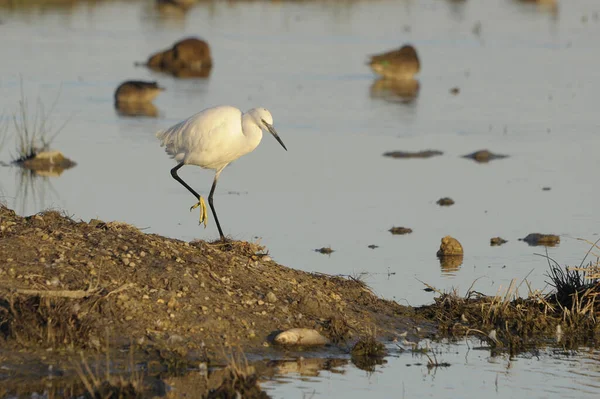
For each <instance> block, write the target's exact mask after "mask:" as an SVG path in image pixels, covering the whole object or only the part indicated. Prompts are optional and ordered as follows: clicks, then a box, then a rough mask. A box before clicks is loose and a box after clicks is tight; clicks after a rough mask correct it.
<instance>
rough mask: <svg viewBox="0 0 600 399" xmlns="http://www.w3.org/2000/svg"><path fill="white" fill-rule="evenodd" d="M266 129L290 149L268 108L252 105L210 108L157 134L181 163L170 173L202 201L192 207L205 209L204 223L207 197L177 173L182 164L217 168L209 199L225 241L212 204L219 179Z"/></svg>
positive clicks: (255, 143)
mask: <svg viewBox="0 0 600 399" xmlns="http://www.w3.org/2000/svg"><path fill="white" fill-rule="evenodd" d="M263 129H264V130H267V131H269V132H270V133H271V134H272V135H273V136H274V137H275V138H276V139H277V141H278V142H279V144H281V146H282V147H283V148H284V149H286V150H287V148H285V145H284V144H283V141H281V139H280V138H279V135H278V134H277V132H276V131H275V129H274V128H273V117H272V116H271V113H270V112H269V111H268V110H266V109H265V108H253V109H251V110H249V111H248V112H246V113H242V112H241V111H240V110H239V109H237V108H234V107H231V106H228V105H224V106H219V107H214V108H208V109H205V110H203V111H201V112H198V113H197V114H195V115H192V116H191V117H189V118H188V119H186V120H183V121H181V122H179V123H178V124H176V125H174V126H172V127H170V128H168V129H166V130H162V131H160V132H158V133H156V137H158V138H159V140H160V142H161V146H164V147H165V151H166V152H167V154H169V155H170V156H171V157H172V158H174V159H175V160H176V161H177V162H178V165H177V166H175V167H174V168H173V169H171V175H172V176H173V178H174V179H175V180H177V181H178V182H180V183H181V184H182V185H183V186H184V187H185V188H187V189H188V190H189V191H190V192H191V193H192V194H194V196H195V197H196V198H197V199H198V201H199V202H198V203H197V204H196V205H195V206H193V207H192V209H193V208H195V207H197V206H200V207H201V208H202V212H201V214H200V222H202V221H204V223H205V225H206V205H204V200H203V199H202V197H201V196H200V195H199V194H198V193H196V192H195V191H194V190H193V189H192V188H191V187H190V186H188V185H187V184H186V183H185V182H184V181H183V180H182V179H181V178H180V177H179V176H178V175H177V170H178V169H179V168H181V167H182V166H183V165H197V166H200V167H202V168H206V169H213V170H215V172H216V173H215V179H214V181H213V185H212V188H211V190H210V194H209V196H208V202H209V204H210V207H211V210H212V212H213V216H214V217H215V222H216V224H217V228H218V229H219V234H220V236H221V239H222V240H224V239H225V236H224V235H223V232H222V230H221V226H220V224H219V220H218V218H217V213H216V211H215V208H214V206H213V193H214V190H215V187H216V185H217V180H218V179H219V175H220V174H221V172H222V171H223V169H225V167H226V166H227V165H228V164H229V163H230V162H232V161H234V160H236V159H238V158H239V157H241V156H242V155H245V154H247V153H249V152H252V151H253V150H254V149H255V148H256V147H257V146H258V144H259V143H260V141H261V139H262V131H263Z"/></svg>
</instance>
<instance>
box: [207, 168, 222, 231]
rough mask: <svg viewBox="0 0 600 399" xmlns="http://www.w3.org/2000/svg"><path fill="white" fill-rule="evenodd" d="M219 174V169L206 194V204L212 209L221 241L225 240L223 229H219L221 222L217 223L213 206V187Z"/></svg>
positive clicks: (215, 186)
mask: <svg viewBox="0 0 600 399" xmlns="http://www.w3.org/2000/svg"><path fill="white" fill-rule="evenodd" d="M220 174H221V172H220V171H219V172H217V174H216V175H215V180H214V181H213V184H212V187H211V188H210V194H208V204H209V205H210V210H211V211H212V214H213V216H214V217H215V223H217V229H219V235H220V236H221V241H225V240H226V239H225V235H224V234H223V230H221V224H220V223H219V218H218V217H217V211H216V210H215V206H214V205H213V194H214V193H215V188H217V181H218V180H219V175H220Z"/></svg>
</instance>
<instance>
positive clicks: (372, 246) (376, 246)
mask: <svg viewBox="0 0 600 399" xmlns="http://www.w3.org/2000/svg"><path fill="white" fill-rule="evenodd" d="M367 248H371V249H375V248H379V245H375V244H371V245H369V246H368V247H367Z"/></svg>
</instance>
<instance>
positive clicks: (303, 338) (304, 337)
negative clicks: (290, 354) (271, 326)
mask: <svg viewBox="0 0 600 399" xmlns="http://www.w3.org/2000/svg"><path fill="white" fill-rule="evenodd" d="M274 341H275V343H277V344H279V345H299V346H300V345H302V346H313V345H325V344H327V343H328V342H329V340H328V339H327V338H325V337H324V336H322V335H321V334H320V333H319V332H318V331H317V330H313V329H311V328H292V329H289V330H287V331H284V332H282V333H279V334H277V336H276V337H275V339H274Z"/></svg>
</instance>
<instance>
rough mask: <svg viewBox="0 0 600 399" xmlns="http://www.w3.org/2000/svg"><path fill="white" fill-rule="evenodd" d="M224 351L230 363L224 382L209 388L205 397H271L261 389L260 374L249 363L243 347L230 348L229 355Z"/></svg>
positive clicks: (261, 398) (263, 398)
mask: <svg viewBox="0 0 600 399" xmlns="http://www.w3.org/2000/svg"><path fill="white" fill-rule="evenodd" d="M223 352H224V356H225V357H226V358H227V359H228V364H227V367H226V368H225V370H224V371H225V374H224V376H223V379H222V382H221V384H220V385H219V386H218V387H217V388H216V389H207V391H206V392H205V393H204V394H203V395H202V397H203V398H207V399H216V398H232V399H233V398H257V399H268V398H270V396H269V395H267V394H266V393H265V392H263V391H262V390H261V389H260V386H259V384H258V378H259V375H258V374H257V373H256V370H255V369H254V367H252V366H250V365H249V364H248V359H247V358H246V356H245V355H244V353H243V352H242V350H241V349H239V348H238V350H237V351H233V349H232V348H230V353H229V355H227V354H225V350H223Z"/></svg>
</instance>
